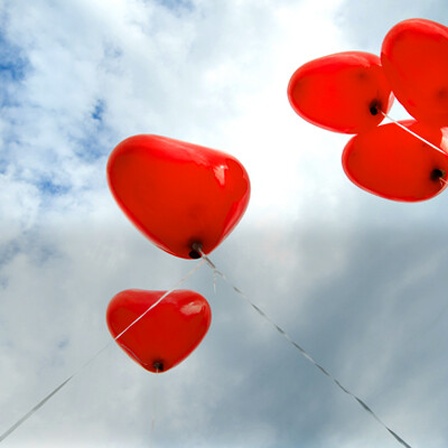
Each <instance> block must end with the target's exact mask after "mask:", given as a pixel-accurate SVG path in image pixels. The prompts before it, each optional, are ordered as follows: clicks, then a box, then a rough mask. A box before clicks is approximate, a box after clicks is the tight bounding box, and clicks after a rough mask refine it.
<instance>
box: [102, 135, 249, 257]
mask: <svg viewBox="0 0 448 448" xmlns="http://www.w3.org/2000/svg"><path fill="white" fill-rule="evenodd" d="M107 175H108V181H109V186H110V189H111V191H112V194H113V196H114V197H115V199H116V201H117V202H118V204H119V205H120V207H121V208H122V210H123V211H124V213H125V214H126V215H127V216H128V218H129V219H130V220H131V221H132V222H133V223H134V224H135V225H136V226H137V228H139V229H140V230H141V231H142V232H143V234H144V235H146V236H147V237H148V238H149V239H150V240H151V241H152V242H153V243H154V244H156V245H157V246H158V247H160V248H161V249H163V250H165V251H166V252H168V253H170V254H172V255H176V256H178V257H181V258H198V257H199V256H200V254H199V253H198V251H197V250H195V248H194V247H197V246H195V245H199V247H201V249H202V251H203V252H204V253H206V254H207V253H209V252H211V251H212V250H213V249H214V248H215V247H216V246H218V244H220V243H221V242H222V240H223V239H224V238H225V237H226V236H227V235H228V234H229V233H230V232H231V231H232V230H233V228H234V227H235V226H236V225H237V224H238V222H239V221H240V219H241V218H242V216H243V214H244V212H245V210H246V208H247V205H248V202H249V196H250V183H249V176H248V175H247V173H246V170H245V169H244V167H243V166H242V165H241V163H240V162H239V161H238V160H236V159H235V158H234V157H232V156H230V155H228V154H225V153H223V152H221V151H217V150H213V149H210V148H206V147H203V146H198V145H194V144H191V143H186V142H182V141H179V140H174V139H170V138H167V137H161V136H156V135H136V136H133V137H129V138H127V139H126V140H123V141H122V142H121V143H119V144H118V145H117V146H116V147H115V149H114V150H113V151H112V153H111V155H110V157H109V161H108V164H107Z"/></svg>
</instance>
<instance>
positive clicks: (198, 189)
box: [106, 19, 448, 373]
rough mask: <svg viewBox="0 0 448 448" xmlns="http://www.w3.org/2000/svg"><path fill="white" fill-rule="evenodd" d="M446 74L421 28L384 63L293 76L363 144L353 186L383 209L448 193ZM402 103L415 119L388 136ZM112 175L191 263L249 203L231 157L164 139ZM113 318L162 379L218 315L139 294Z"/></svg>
mask: <svg viewBox="0 0 448 448" xmlns="http://www.w3.org/2000/svg"><path fill="white" fill-rule="evenodd" d="M447 74H448V28H446V27H445V26H443V25H440V24H438V23H436V22H432V21H429V20H425V19H410V20H405V21H403V22H400V23H398V24H397V25H395V26H394V27H393V28H392V29H391V30H390V31H389V33H388V34H387V35H386V37H385V39H384V41H383V45H382V49H381V57H379V56H376V55H374V54H371V53H366V52H362V51H348V52H343V53H337V54H333V55H329V56H325V57H322V58H319V59H315V60H313V61H310V62H308V63H306V64H304V65H303V66H301V67H300V68H299V69H298V70H297V71H296V72H295V73H294V74H293V75H292V77H291V80H290V82H289V86H288V98H289V101H290V103H291V105H292V107H293V109H294V110H295V111H296V112H297V113H298V114H299V115H300V116H301V117H303V118H304V119H305V120H307V121H309V122H311V123H313V124H315V125H317V126H320V127H322V128H325V129H328V130H331V131H335V132H342V133H347V134H356V135H355V136H354V137H352V138H351V140H349V142H348V143H347V144H346V146H345V148H344V151H343V155H342V164H343V168H344V171H345V173H346V175H347V176H348V178H349V179H350V180H351V181H352V182H353V183H355V184H356V185H357V186H359V187H361V188H363V189H364V190H367V191H368V192H370V193H373V194H376V195H379V196H381V197H384V198H388V199H393V200H397V201H408V202H412V201H422V200H425V199H429V198H431V197H433V196H435V195H436V194H438V193H439V192H441V191H442V190H443V189H444V188H445V187H446V186H447V185H448V181H447V173H448V135H447V130H448V76H447ZM394 98H396V99H397V100H398V101H399V102H400V103H401V104H402V105H403V106H404V107H405V109H406V110H407V111H408V112H409V114H410V115H411V116H412V117H413V119H409V120H404V121H401V122H393V123H389V124H385V125H381V122H382V121H383V119H384V118H385V117H386V116H388V115H387V114H388V112H389V110H390V108H391V106H392V103H393V100H394ZM107 176H108V182H109V186H110V189H111V191H112V194H113V196H114V198H115V199H116V201H117V203H118V205H119V206H120V208H121V209H122V211H123V212H124V214H125V215H126V216H127V217H128V218H129V219H130V221H131V222H132V223H133V224H134V225H135V226H136V227H137V228H138V229H139V230H140V231H141V232H142V233H143V234H144V235H145V236H146V237H147V238H148V239H149V240H151V241H152V242H153V243H154V244H155V245H156V246H157V247H159V248H160V249H162V250H164V251H166V252H168V253H169V254H172V255H174V256H177V257H180V258H185V259H196V258H200V257H202V256H205V255H207V254H209V253H210V252H211V251H213V250H214V249H215V248H216V247H217V246H218V245H219V244H220V243H221V242H222V241H223V240H224V239H225V238H226V236H227V235H228V234H229V233H230V232H231V231H232V230H233V229H234V228H235V226H236V225H237V224H238V222H239V221H240V219H241V218H242V216H243V214H244V212H245V210H246V208H247V205H248V202H249V196H250V182H249V177H248V174H247V172H246V170H245V169H244V167H243V166H242V164H241V163H240V162H239V161H238V160H237V159H235V158H234V157H232V156H231V155H229V154H226V153H223V152H221V151H217V150H213V149H210V148H206V147H203V146H199V145H194V144H191V143H186V142H182V141H178V140H174V139H171V138H167V137H161V136H156V135H136V136H133V137H130V138H127V139H125V140H124V141H122V142H121V143H119V144H118V145H117V146H116V147H115V149H114V150H113V151H112V153H111V155H110V157H109V161H108V165H107ZM149 311H150V312H149ZM106 318H107V324H108V327H109V330H110V332H111V334H112V336H113V337H114V339H115V341H116V342H117V343H118V344H119V345H120V346H121V348H122V349H123V350H124V351H125V352H126V353H127V354H128V355H129V356H130V357H131V358H132V359H134V360H135V361H137V362H138V363H139V364H140V365H141V366H142V367H144V368H145V369H147V370H149V371H151V372H155V373H159V372H163V371H167V370H168V369H170V368H172V367H174V366H175V365H177V364H179V363H180V362H181V361H182V360H184V359H185V358H186V357H187V356H188V355H189V354H190V353H191V352H192V351H193V350H194V349H195V348H196V347H197V346H198V345H199V344H200V342H201V341H202V339H203V338H204V336H205V334H206V333H207V330H208V328H209V326H210V322H211V311H210V306H209V304H208V302H207V300H206V299H205V298H204V297H202V296H201V295H200V294H198V293H196V292H194V291H188V290H173V291H146V290H135V289H129V290H125V291H121V292H120V293H118V294H117V295H116V296H115V297H113V298H112V300H111V302H110V303H109V306H108V309H107V315H106Z"/></svg>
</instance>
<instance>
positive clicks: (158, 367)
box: [152, 361, 164, 373]
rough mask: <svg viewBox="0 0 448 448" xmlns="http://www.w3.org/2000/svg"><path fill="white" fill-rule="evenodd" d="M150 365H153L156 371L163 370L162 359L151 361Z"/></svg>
mask: <svg viewBox="0 0 448 448" xmlns="http://www.w3.org/2000/svg"><path fill="white" fill-rule="evenodd" d="M152 366H153V367H154V369H155V370H156V372H157V373H159V372H163V369H164V367H163V361H154V362H153V363H152Z"/></svg>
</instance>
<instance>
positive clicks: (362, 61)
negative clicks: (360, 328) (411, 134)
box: [288, 51, 393, 134]
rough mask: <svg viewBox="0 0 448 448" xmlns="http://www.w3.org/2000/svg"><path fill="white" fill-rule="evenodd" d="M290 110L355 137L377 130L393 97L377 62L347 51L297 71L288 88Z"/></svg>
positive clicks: (329, 128)
mask: <svg viewBox="0 0 448 448" xmlns="http://www.w3.org/2000/svg"><path fill="white" fill-rule="evenodd" d="M288 98H289V102H290V103H291V106H292V108H293V109H294V110H295V111H296V112H297V113H298V114H299V115H300V116H301V117H302V118H304V119H305V120H307V121H309V122H311V123H313V124H315V125H317V126H320V127H322V128H325V129H328V130H330V131H336V132H344V133H347V134H356V133H358V132H360V131H363V130H366V129H368V128H372V127H375V126H377V125H378V124H379V123H380V122H381V121H382V120H383V118H384V116H383V115H382V114H381V113H380V111H383V112H386V113H387V112H388V111H389V109H390V107H391V106H392V102H393V96H392V94H391V89H390V86H389V83H388V82H387V79H386V77H385V76H384V73H383V70H382V67H381V64H380V58H379V57H378V56H376V55H374V54H371V53H365V52H361V51H347V52H343V53H336V54H332V55H329V56H324V57H322V58H318V59H314V60H313V61H310V62H307V63H306V64H304V65H302V66H301V67H299V68H298V69H297V70H296V72H295V73H294V74H293V75H292V77H291V79H290V81H289V86H288Z"/></svg>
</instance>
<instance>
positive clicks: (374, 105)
mask: <svg viewBox="0 0 448 448" xmlns="http://www.w3.org/2000/svg"><path fill="white" fill-rule="evenodd" d="M369 112H370V114H371V115H373V116H375V115H378V114H379V113H380V112H381V103H380V102H379V100H377V99H374V100H373V101H372V102H371V103H370V105H369Z"/></svg>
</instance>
